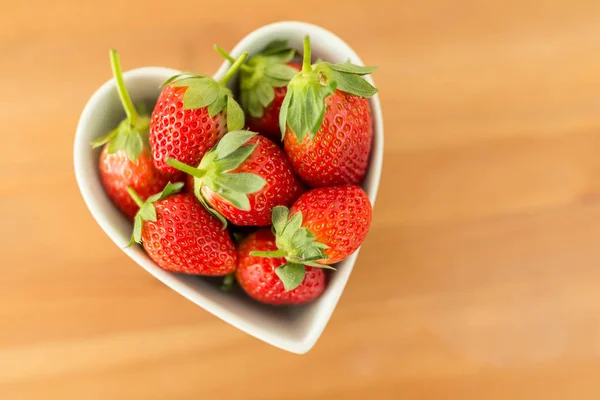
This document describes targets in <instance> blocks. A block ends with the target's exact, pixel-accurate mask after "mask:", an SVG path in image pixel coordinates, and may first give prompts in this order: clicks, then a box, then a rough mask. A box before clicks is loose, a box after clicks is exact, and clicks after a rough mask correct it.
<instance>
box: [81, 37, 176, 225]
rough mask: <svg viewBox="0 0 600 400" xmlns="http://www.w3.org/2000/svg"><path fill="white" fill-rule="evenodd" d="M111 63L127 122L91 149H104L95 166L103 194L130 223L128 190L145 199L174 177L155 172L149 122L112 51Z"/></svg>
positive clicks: (133, 206) (131, 210) (131, 211)
mask: <svg viewBox="0 0 600 400" xmlns="http://www.w3.org/2000/svg"><path fill="white" fill-rule="evenodd" d="M110 61H111V66H112V70H113V75H114V78H115V81H116V86H117V91H118V92H119V97H120V99H121V103H122V105H123V108H124V109H125V113H126V115H127V118H125V119H124V120H123V121H121V123H119V125H118V126H117V127H116V128H115V129H113V130H112V131H110V132H109V133H108V134H106V135H105V136H103V137H101V138H99V139H97V140H95V141H93V142H92V146H93V147H94V148H96V147H99V146H104V147H103V148H102V151H101V153H100V159H99V164H98V166H99V169H100V177H101V179H102V184H103V185H104V190H106V193H107V194H108V197H109V198H110V199H111V200H112V202H113V203H114V204H115V205H116V206H117V207H118V208H119V209H120V210H121V211H122V212H123V214H125V215H126V216H127V217H128V218H129V219H131V220H133V218H134V217H135V214H136V212H137V210H138V206H137V204H135V202H134V201H133V199H132V198H131V197H130V196H129V194H128V193H127V187H129V186H130V187H132V188H133V189H134V190H135V191H136V192H138V193H139V195H140V197H141V198H142V199H146V198H147V197H148V196H150V195H152V194H154V193H156V192H158V191H160V190H162V188H163V187H164V186H165V185H166V184H167V182H169V179H170V178H176V177H177V176H169V175H165V174H163V173H161V172H159V171H158V170H157V169H156V168H154V165H153V164H152V156H151V154H150V150H149V148H148V144H147V141H148V125H149V121H150V118H149V117H148V115H140V114H138V112H137V111H136V109H135V107H134V105H133V102H132V101H131V97H129V93H128V92H127V88H126V87H125V82H124V81H123V74H122V73H121V65H120V62H119V54H118V53H117V52H116V51H115V50H112V49H111V51H110Z"/></svg>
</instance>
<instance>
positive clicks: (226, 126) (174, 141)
mask: <svg viewBox="0 0 600 400" xmlns="http://www.w3.org/2000/svg"><path fill="white" fill-rule="evenodd" d="M247 55H248V54H247V53H244V54H242V56H241V57H239V58H238V59H237V60H236V62H235V63H234V64H233V65H232V66H231V68H230V69H229V71H227V73H226V74H225V76H223V78H221V79H220V80H219V81H218V82H217V81H215V80H214V79H213V78H211V77H208V76H203V75H193V74H180V75H175V76H173V77H171V78H170V79H168V80H167V81H166V82H165V83H164V84H163V89H162V92H161V93H160V96H159V97H158V101H157V103H156V107H155V108H154V111H153V112H152V119H151V121H150V144H151V145H152V154H153V157H154V165H155V166H156V168H158V169H159V170H160V171H162V172H164V173H173V172H175V169H174V168H173V167H171V166H169V165H168V164H167V163H166V162H165V160H166V159H167V158H176V159H178V160H180V161H182V162H184V163H186V164H190V165H197V164H198V163H199V162H200V160H201V159H202V156H204V153H206V152H207V151H208V150H210V149H211V148H212V147H213V146H214V145H215V144H216V143H217V141H218V140H219V139H220V138H221V137H222V136H223V135H224V134H225V132H227V130H237V129H242V128H243V127H244V112H243V111H242V109H241V107H240V106H239V104H238V103H237V102H236V101H235V99H234V98H233V95H232V93H231V90H229V89H228V88H227V87H226V84H227V82H228V81H229V80H230V79H231V77H233V75H235V73H236V72H237V71H238V69H239V68H240V66H241V65H242V63H243V62H244V60H245V59H246V57H247Z"/></svg>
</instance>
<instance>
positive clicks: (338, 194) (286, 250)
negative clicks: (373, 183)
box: [92, 37, 377, 305]
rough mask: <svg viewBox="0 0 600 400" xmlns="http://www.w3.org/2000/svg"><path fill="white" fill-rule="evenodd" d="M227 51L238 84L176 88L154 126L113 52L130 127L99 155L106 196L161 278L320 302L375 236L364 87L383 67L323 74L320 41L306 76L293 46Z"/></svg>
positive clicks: (174, 83)
mask: <svg viewBox="0 0 600 400" xmlns="http://www.w3.org/2000/svg"><path fill="white" fill-rule="evenodd" d="M215 48H216V50H217V51H218V52H219V53H220V54H221V55H223V56H224V57H225V58H226V59H228V60H230V61H231V67H230V68H229V70H228V71H227V73H226V74H225V75H224V76H223V77H222V78H221V79H219V80H215V79H213V78H212V77H210V76H206V75H195V74H191V73H184V74H180V75H176V76H173V77H171V78H170V79H169V80H167V81H166V82H165V83H164V84H163V86H162V92H161V94H160V96H159V98H158V101H157V103H156V106H155V107H154V110H153V111H152V113H151V115H148V114H146V113H141V112H138V110H141V107H138V110H136V107H135V106H134V105H133V103H132V101H131V98H130V97H129V94H128V93H127V90H126V88H125V84H124V82H123V77H122V73H121V67H120V62H119V56H118V54H117V52H116V51H114V50H111V53H110V56H111V65H112V69H113V75H114V77H115V80H116V86H117V89H118V92H119V96H120V98H121V102H122V104H123V107H124V109H125V112H126V115H127V118H126V119H125V120H123V121H122V122H121V123H120V124H119V125H118V126H117V127H116V128H115V129H114V130H113V131H111V132H109V133H108V134H106V135H105V136H104V137H102V138H100V139H98V140H96V141H94V142H93V143H92V145H93V146H94V147H97V146H103V148H102V152H101V154H100V161H99V169H100V175H101V178H102V183H103V185H104V188H105V190H106V192H107V194H108V196H109V197H110V198H111V200H112V201H113V202H114V204H115V205H116V206H117V207H118V208H119V209H120V210H121V211H122V212H123V213H124V214H125V215H126V216H127V217H128V218H130V219H131V220H132V221H133V234H132V239H131V240H132V242H131V244H134V243H136V242H137V243H141V244H142V246H143V248H144V249H145V251H146V253H147V254H148V255H149V256H150V258H152V260H154V262H156V264H158V266H160V267H161V268H163V269H165V270H167V271H172V272H177V273H184V274H194V275H207V276H225V282H226V284H227V285H231V284H232V283H233V282H234V281H237V282H238V284H239V285H240V286H241V287H242V288H243V290H244V291H245V292H246V293H247V294H248V295H249V296H250V297H252V298H254V299H256V300H258V301H261V302H263V303H267V304H274V305H281V304H302V303H306V302H309V301H311V300H314V299H316V298H317V297H319V296H320V295H321V294H322V293H323V291H324V290H325V287H326V274H325V272H324V269H335V268H334V267H333V266H332V265H333V264H335V263H337V262H339V261H342V260H343V259H345V258H346V257H348V256H349V255H350V254H352V253H353V252H354V251H356V249H358V247H359V246H360V245H361V243H362V242H363V240H364V239H365V237H366V235H367V232H368V230H369V226H370V223H371V203H370V202H369V199H368V197H367V195H366V194H365V192H364V191H363V190H362V189H361V188H360V187H359V186H357V185H358V184H360V183H361V181H362V180H363V179H364V177H365V174H366V172H367V167H368V160H369V152H370V150H371V142H372V138H373V127H372V116H371V110H370V108H369V102H368V100H367V98H369V97H371V96H373V95H374V94H375V93H376V92H377V89H376V88H374V87H373V86H372V85H371V84H369V83H368V82H367V81H366V80H365V79H364V78H363V77H362V76H363V75H366V74H370V73H371V72H373V71H374V70H375V68H373V67H361V66H357V65H354V64H351V63H350V62H346V63H341V64H331V63H328V62H321V61H319V62H317V63H315V64H312V63H311V54H310V53H311V51H310V41H309V38H308V37H306V38H305V39H304V51H303V53H304V54H303V62H302V64H299V63H297V62H295V60H296V59H297V56H298V54H297V53H296V51H295V50H293V49H290V48H289V47H287V43H286V42H285V41H274V42H273V43H271V44H270V45H268V46H267V47H266V48H265V49H264V50H263V51H262V52H261V53H259V54H257V55H254V56H252V57H250V58H249V59H248V54H247V53H244V54H242V55H241V56H240V57H239V58H237V59H233V58H232V57H231V56H230V55H229V54H227V53H226V52H225V51H224V50H223V49H221V48H219V47H218V46H215ZM236 74H237V75H239V77H238V82H239V87H238V88H237V90H236V92H235V93H234V92H232V90H230V89H229V88H228V86H227V83H228V82H229V81H230V80H231V78H233V77H234V76H235V75H236ZM238 101H239V103H238ZM244 128H246V129H244Z"/></svg>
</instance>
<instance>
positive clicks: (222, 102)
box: [208, 88, 229, 118]
mask: <svg viewBox="0 0 600 400" xmlns="http://www.w3.org/2000/svg"><path fill="white" fill-rule="evenodd" d="M228 91H229V90H227V89H225V88H223V89H221V92H220V93H219V95H218V96H217V99H216V100H215V101H213V102H212V103H210V104H209V106H208V115H209V116H210V117H211V118H212V117H214V116H215V115H217V114H218V113H220V112H221V111H223V110H224V109H225V107H227V99H228V93H227V92H228Z"/></svg>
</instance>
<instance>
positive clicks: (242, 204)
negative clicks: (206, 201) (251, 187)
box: [219, 190, 250, 211]
mask: <svg viewBox="0 0 600 400" xmlns="http://www.w3.org/2000/svg"><path fill="white" fill-rule="evenodd" d="M219 195H221V197H223V198H224V199H225V200H227V201H228V202H230V203H231V205H232V206H234V207H235V208H238V209H240V210H242V211H249V210H250V200H248V196H246V194H244V193H241V192H234V191H230V190H222V191H221V192H220V193H219Z"/></svg>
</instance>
